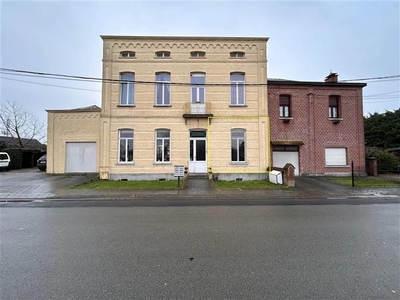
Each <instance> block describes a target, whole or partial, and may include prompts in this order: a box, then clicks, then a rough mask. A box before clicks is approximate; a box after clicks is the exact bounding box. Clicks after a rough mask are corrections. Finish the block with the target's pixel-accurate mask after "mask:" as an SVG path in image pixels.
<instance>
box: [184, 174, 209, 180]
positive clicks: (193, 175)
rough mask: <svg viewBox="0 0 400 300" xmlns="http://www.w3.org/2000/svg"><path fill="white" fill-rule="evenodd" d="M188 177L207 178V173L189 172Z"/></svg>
mask: <svg viewBox="0 0 400 300" xmlns="http://www.w3.org/2000/svg"><path fill="white" fill-rule="evenodd" d="M187 178H188V179H190V178H204V179H208V173H189V174H188V176H187Z"/></svg>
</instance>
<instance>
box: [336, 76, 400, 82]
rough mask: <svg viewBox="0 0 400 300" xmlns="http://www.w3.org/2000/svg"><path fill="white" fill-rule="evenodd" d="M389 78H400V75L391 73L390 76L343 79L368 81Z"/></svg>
mask: <svg viewBox="0 0 400 300" xmlns="http://www.w3.org/2000/svg"><path fill="white" fill-rule="evenodd" d="M389 78H400V75H390V76H381V77H370V78H357V79H345V80H341V81H366V80H376V79H389Z"/></svg>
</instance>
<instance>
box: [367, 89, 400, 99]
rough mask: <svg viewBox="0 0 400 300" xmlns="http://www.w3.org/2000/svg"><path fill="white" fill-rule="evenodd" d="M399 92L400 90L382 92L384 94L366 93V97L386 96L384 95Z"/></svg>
mask: <svg viewBox="0 0 400 300" xmlns="http://www.w3.org/2000/svg"><path fill="white" fill-rule="evenodd" d="M399 92H400V91H393V92H387V93H382V94H373V95H365V96H364V98H366V97H368V98H369V97H375V96H384V95H389V94H395V93H399Z"/></svg>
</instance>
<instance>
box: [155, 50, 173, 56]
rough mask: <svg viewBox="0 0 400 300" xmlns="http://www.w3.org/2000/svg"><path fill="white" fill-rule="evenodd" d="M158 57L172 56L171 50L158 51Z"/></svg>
mask: <svg viewBox="0 0 400 300" xmlns="http://www.w3.org/2000/svg"><path fill="white" fill-rule="evenodd" d="M156 57H171V52H169V51H158V52H156Z"/></svg>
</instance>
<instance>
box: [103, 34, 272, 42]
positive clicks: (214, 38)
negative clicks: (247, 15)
mask: <svg viewBox="0 0 400 300" xmlns="http://www.w3.org/2000/svg"><path fill="white" fill-rule="evenodd" d="M100 37H101V38H102V39H103V40H114V39H129V40H154V41H160V40H164V41H165V40H167V41H170V40H182V41H183V40H186V41H188V40H189V41H199V40H200V41H260V42H262V41H264V42H267V41H268V39H269V38H268V37H242V36H241V37H233V36H230V37H227V36H225V37H218V36H129V35H100Z"/></svg>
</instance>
